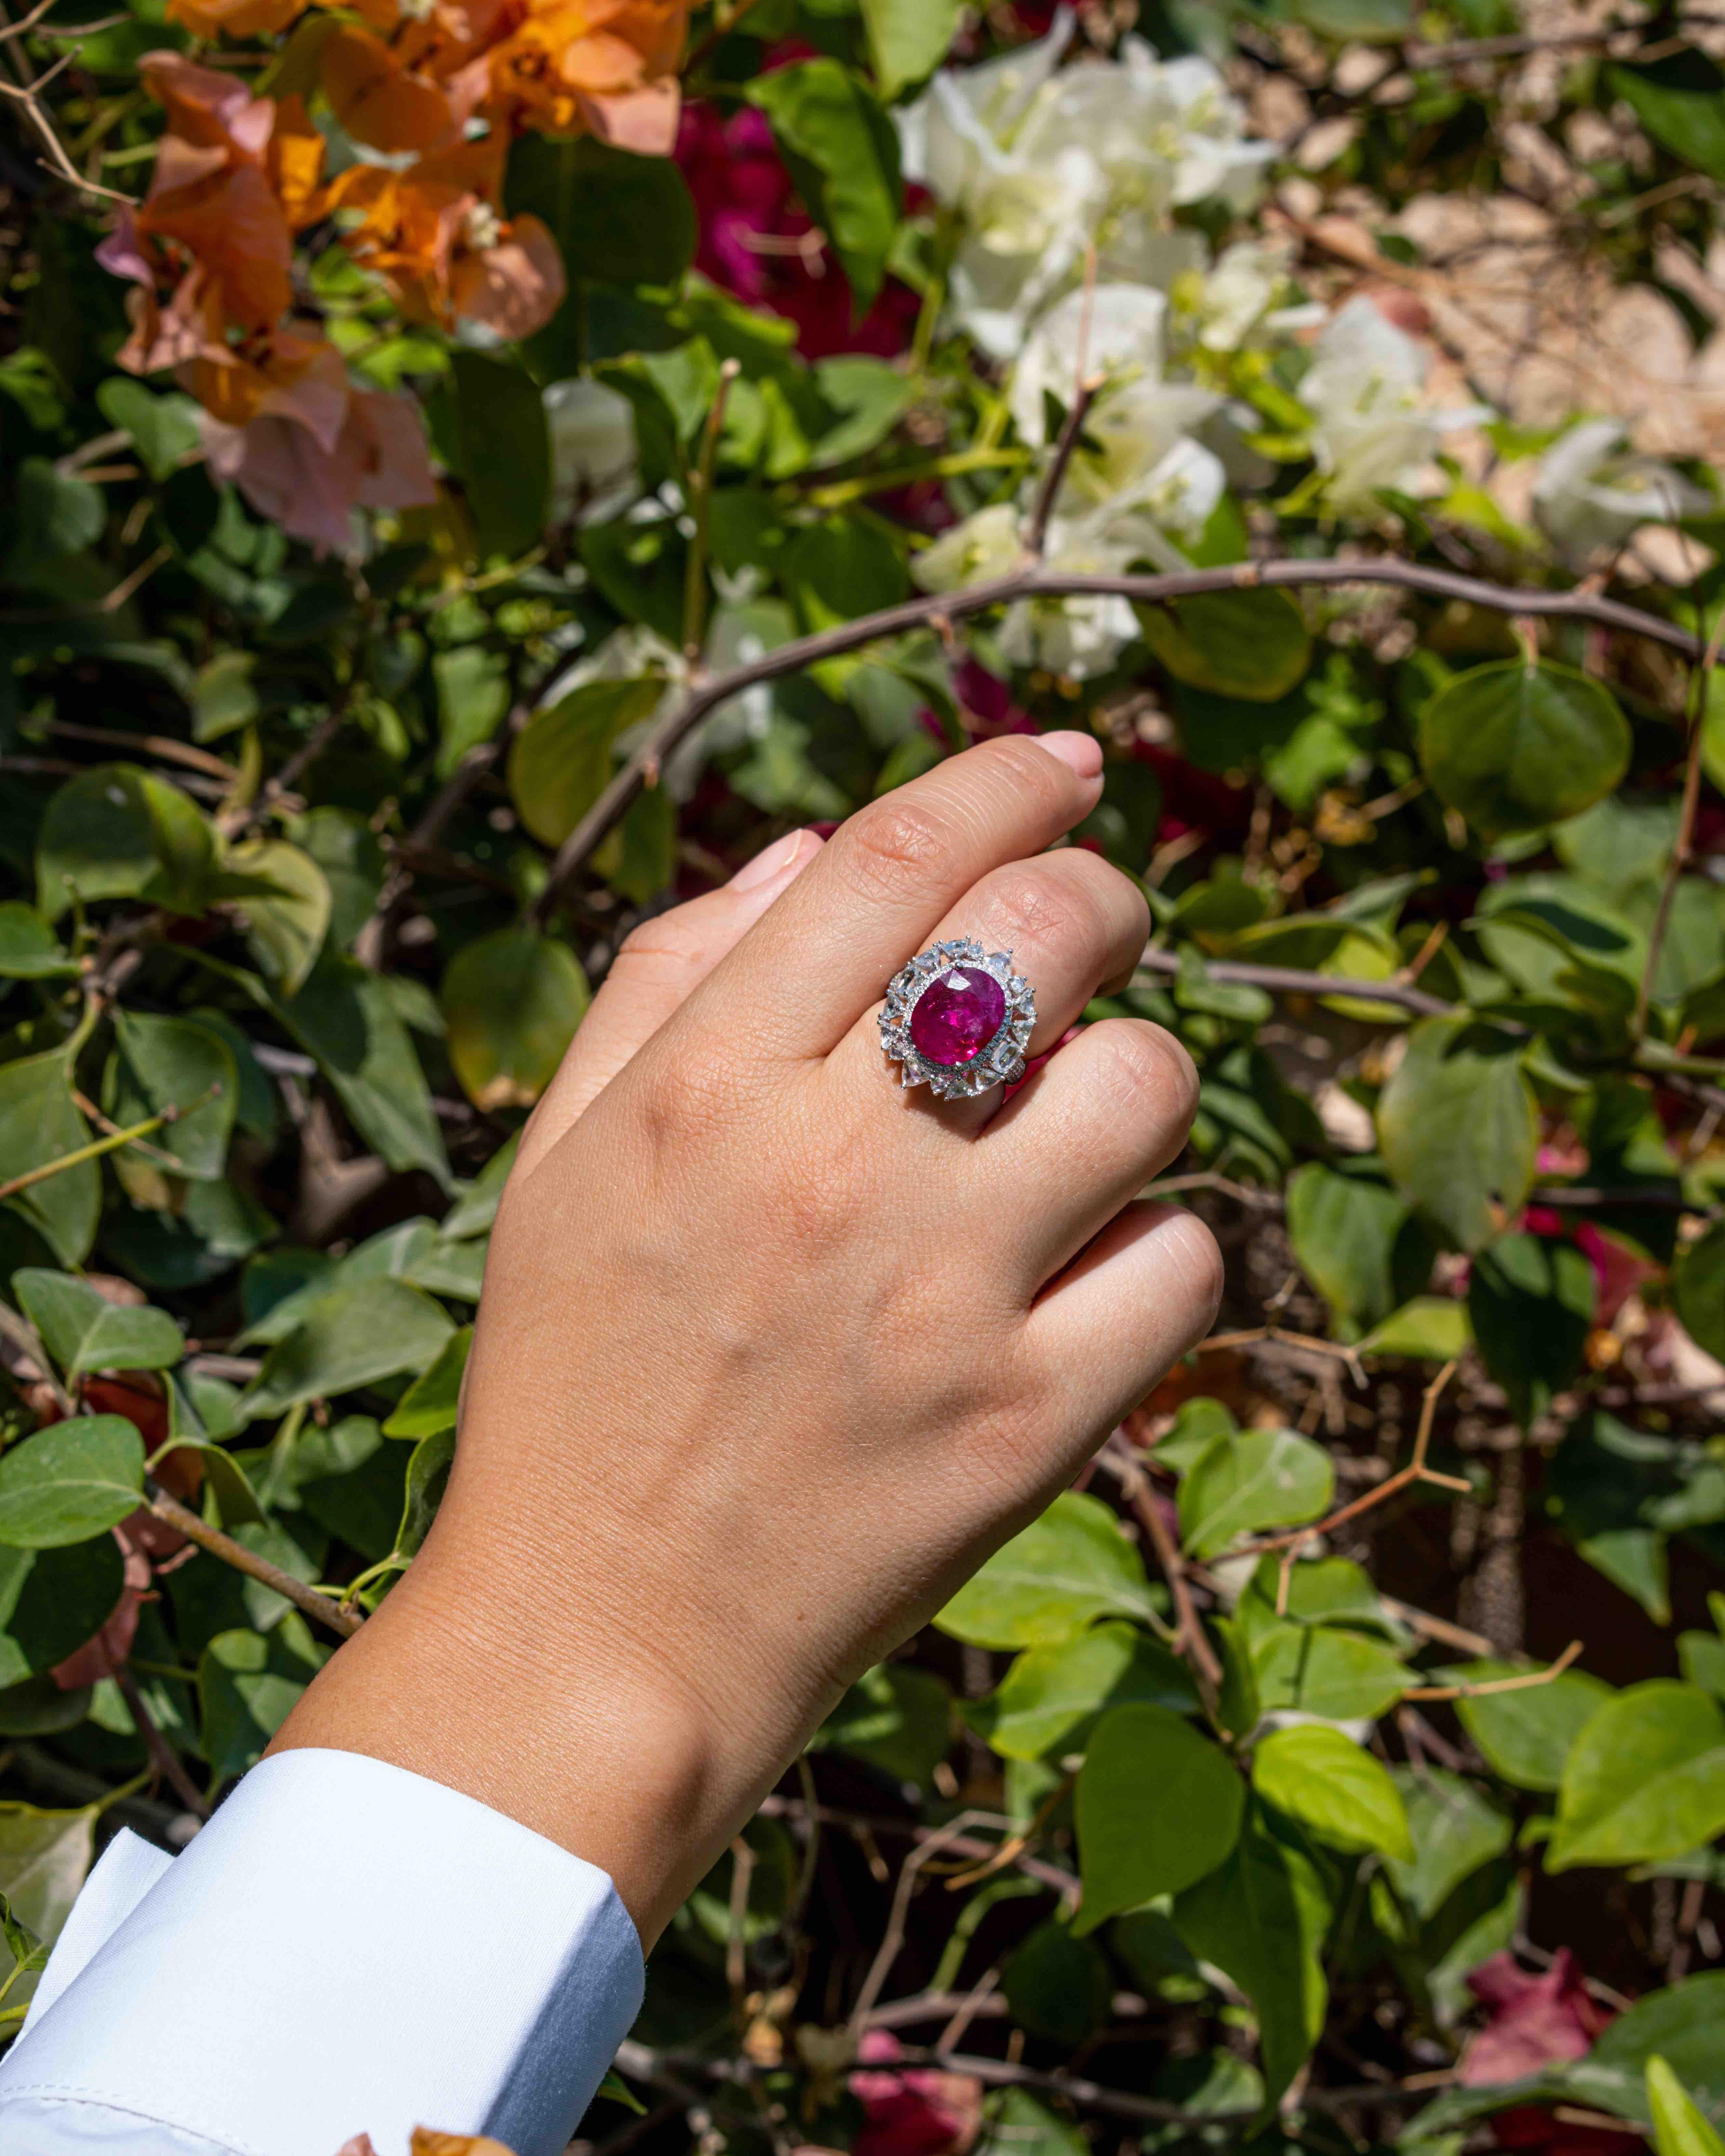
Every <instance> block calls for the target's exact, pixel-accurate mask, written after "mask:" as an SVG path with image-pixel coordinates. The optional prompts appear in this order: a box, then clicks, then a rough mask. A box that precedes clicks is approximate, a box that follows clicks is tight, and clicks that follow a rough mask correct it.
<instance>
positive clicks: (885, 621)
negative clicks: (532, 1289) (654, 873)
mask: <svg viewBox="0 0 1725 2156" xmlns="http://www.w3.org/2000/svg"><path fill="white" fill-rule="evenodd" d="M1346 584H1385V585H1389V586H1393V587H1394V588H1396V589H1398V590H1401V591H1409V592H1418V593H1421V594H1423V595H1424V596H1425V597H1426V598H1443V599H1457V600H1461V601H1462V602H1463V603H1466V604H1468V605H1471V606H1481V607H1486V608H1490V609H1491V611H1492V612H1493V613H1505V614H1526V615H1538V616H1541V617H1543V618H1545V619H1550V620H1560V621H1585V622H1590V623H1592V624H1594V625H1595V626H1596V627H1599V628H1601V629H1620V630H1622V631H1623V632H1624V633H1625V634H1630V635H1635V636H1645V637H1646V638H1647V639H1649V640H1650V641H1651V642H1652V643H1655V644H1663V645H1665V646H1666V649H1669V650H1672V651H1676V652H1678V653H1680V654H1681V655H1682V656H1683V657H1684V658H1686V659H1689V660H1698V659H1700V658H1701V657H1702V654H1703V650H1704V647H1703V645H1702V640H1701V639H1700V638H1698V637H1697V636H1694V635H1692V634H1691V633H1690V632H1689V630H1687V629H1681V628H1680V627H1679V626H1678V625H1677V624H1676V623H1675V622H1670V621H1666V620H1664V619H1661V617H1660V616H1659V615H1658V614H1654V613H1647V612H1646V610H1645V608H1640V607H1632V606H1625V604H1623V603H1622V602H1621V601H1620V600H1617V599H1609V598H1604V596H1603V595H1602V594H1601V593H1597V592H1593V591H1589V590H1586V589H1584V588H1577V589H1575V590H1573V591H1563V592H1551V591H1540V590H1537V589H1532V590H1520V589H1510V588H1507V587H1506V586H1503V585H1501V584H1493V583H1487V582H1486V580H1485V579H1484V578H1482V577H1468V576H1463V575H1461V573H1460V572H1457V571H1455V570H1453V569H1435V568H1430V567H1427V566H1426V565H1425V563H1423V562H1402V561H1398V560H1395V559H1394V558H1393V557H1389V556H1387V555H1386V556H1384V557H1382V558H1381V559H1379V560H1376V561H1352V560H1350V561H1343V562H1302V561H1291V560H1281V561H1274V562H1230V563H1227V564H1225V565H1224V566H1222V567H1216V568H1208V569H1182V570H1178V571H1175V572H1170V573H1168V574H1158V575H1151V576H1079V575H1076V574H1075V575H1063V574H1060V573H1058V572H1055V571H1053V570H1050V569H1045V568H1042V567H1040V566H1038V565H1037V564H1036V563H1035V562H1034V558H1033V559H1032V560H1031V561H1030V562H1029V563H1028V564H1027V566H1026V567H1024V568H1022V569H1018V570H1014V572H1012V574H1010V575H1009V576H1005V577H995V578H994V579H993V581H992V582H991V583H984V584H973V585H971V586H969V587H968V588H965V589H961V590H959V591H956V592H938V593H933V592H932V593H926V594H925V595H924V596H923V597H922V598H915V599H906V601H905V602H904V603H903V604H902V605H900V606H896V607H888V608H886V609H885V610H884V611H883V612H882V613H876V614H867V615H865V616H863V617H862V619H860V620H857V621H847V622H840V623H839V624H838V625H837V626H836V627H835V628H833V629H822V630H820V631H819V633H818V634H815V635H813V636H804V637H799V638H798V639H796V640H795V641H794V642H793V643H790V644H780V645H778V647H777V648H776V649H773V650H772V651H768V652H763V653H762V654H761V655H760V656H759V657H758V658H757V659H752V660H748V661H747V662H746V663H745V664H744V665H741V666H734V667H732V668H731V669H730V670H728V671H726V672H725V673H723V674H715V675H707V676H705V677H697V678H696V679H694V680H691V682H690V685H689V688H688V690H687V693H686V694H685V696H683V697H682V698H681V700H680V701H679V702H678V703H677V704H676V705H675V706H674V707H673V708H672V709H671V710H670V711H668V712H666V714H665V716H664V717H663V718H662V719H661V720H660V721H659V723H658V724H657V725H656V726H654V727H653V728H652V730H651V731H649V734H648V735H647V737H646V738H645V740H644V741H643V742H642V743H641V745H640V747H639V748H638V749H637V750H636V752H635V753H634V755H633V756H632V757H630V758H629V762H627V763H626V764H625V765H624V767H623V769H622V770H621V771H619V773H617V775H616V777H615V778H614V779H613V780H612V781H611V783H610V784H609V785H608V786H607V787H606V788H605V790H604V792H603V793H602V794H600V796H599V798H598V800H597V801H596V802H594V803H593V807H592V808H589V809H588V812H587V814H585V815H584V816H583V818H582V819H581V821H580V822H579V823H578V824H577V825H576V826H575V829H573V830H572V832H571V833H570V834H569V835H568V837H567V839H564V841H563V843H562V846H561V847H560V848H559V849H558V851H557V859H556V860H555V861H554V862H553V863H552V869H551V874H550V875H549V876H548V877H547V880H546V884H545V888H544V889H543V891H541V893H540V895H539V896H538V898H537V899H536V901H535V902H534V906H533V911H532V918H533V920H534V921H535V922H536V925H538V926H539V927H543V926H544V924H545V923H546V921H547V920H548V919H549V918H550V917H551V916H552V914H553V913H554V912H555V911H557V904H558V901H559V900H560V898H561V896H562V891H563V889H564V887H565V886H566V885H567V883H568V882H569V881H570V880H571V879H572V877H573V875H575V873H576V871H577V870H578V869H579V868H580V867H581V866H582V865H583V863H584V862H585V861H586V860H587V858H588V855H590V854H591V853H592V852H593V849H594V848H595V847H596V846H597V845H598V843H599V841H600V840H601V839H603V837H604V836H605V834H606V833H607V832H608V831H609V830H610V829H612V827H613V826H614V824H617V823H618V822H619V821H620V820H621V819H622V817H623V816H624V813H625V812H626V811H627V809H628V808H629V803H631V802H632V801H633V800H634V798H635V796H636V795H637V794H638V793H639V792H640V791H641V789H642V788H643V787H644V786H646V785H649V784H651V783H654V780H655V778H656V777H657V774H658V773H659V771H660V768H661V767H663V765H664V762H665V758H666V757H668V756H669V755H670V753H671V752H672V750H673V749H675V747H677V745H678V743H679V742H681V741H683V740H685V738H686V737H687V736H688V735H690V734H691V733H692V732H693V731H694V730H695V729H696V726H699V725H700V724H701V721H702V720H703V719H704V718H706V716H707V715H708V714H709V713H710V712H711V711H716V710H717V708H718V707H719V706H720V705H721V704H723V703H725V702H726V701H728V700H729V699H730V698H731V697H732V696H738V695H740V694H741V693H742V690H745V689H751V688H753V687H754V686H755V685H757V683H759V682H762V681H776V680H782V679H783V677H784V676H785V675H789V674H800V673H802V672H803V671H804V670H805V669H807V668H809V667H810V666H813V665H817V664H819V661H820V660H824V659H836V658H839V657H841V656H842V655H843V654H845V653H847V652H851V651H857V650H860V649H862V647H863V646H864V645H865V644H873V643H875V642H876V641H877V640H879V639H882V638H885V637H891V636H901V635H903V634H906V632H907V631H909V630H911V629H926V628H927V627H928V626H929V625H930V624H932V622H934V621H935V620H936V619H944V620H952V619H955V618H957V617H962V616H968V615H971V614H978V613H988V612H989V611H990V610H991V609H992V608H995V607H1004V606H1011V605H1013V604H1014V603H1017V602H1018V601H1019V600H1024V599H1055V598H1126V599H1132V600H1136V601H1137V603H1139V604H1141V605H1159V604H1163V603H1167V602H1168V601H1170V600H1173V599H1181V598H1199V597H1201V596H1203V595H1204V593H1209V592H1230V591H1252V590H1255V589H1257V588H1260V587H1279V588H1295V587H1299V586H1316V587H1322V588H1328V587H1332V586H1337V585H1346ZM1389 999H1390V998H1384V1000H1389Z"/></svg>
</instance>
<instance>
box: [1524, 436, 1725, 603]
mask: <svg viewBox="0 0 1725 2156" xmlns="http://www.w3.org/2000/svg"><path fill="white" fill-rule="evenodd" d="M1712 506H1713V502H1712V496H1711V495H1708V494H1707V493H1706V492H1704V491H1703V490H1702V488H1700V487H1698V486H1696V485H1692V483H1691V481H1689V480H1686V479H1685V478H1684V477H1683V475H1682V474H1681V472H1678V471H1674V470H1672V468H1671V465H1668V464H1663V463H1661V461H1660V459H1658V458H1657V457H1648V456H1640V455H1637V454H1635V452H1634V451H1633V450H1631V449H1630V448H1629V430H1628V429H1627V428H1626V427H1625V425H1624V423H1623V422H1622V421H1621V420H1620V419H1584V420H1582V421H1581V422H1580V423H1579V424H1578V425H1576V426H1574V427H1572V428H1570V429H1569V431H1568V433H1567V434H1563V435H1561V436H1560V437H1559V438H1558V440H1556V441H1555V442H1553V444H1552V445H1551V447H1550V448H1549V449H1548V450H1547V451H1546V453H1545V454H1544V455H1543V457H1542V458H1541V459H1539V471H1538V477H1537V478H1536V479H1535V480H1534V482H1533V513H1534V515H1535V516H1537V517H1538V520H1539V522H1540V526H1541V528H1542V529H1543V531H1544V532H1545V534H1546V536H1547V537H1548V538H1549V539H1550V541H1551V542H1552V543H1553V546H1554V547H1557V549H1558V552H1560V553H1561V554H1562V555H1563V557H1564V559H1565V560H1566V561H1567V562H1568V563H1569V565H1570V567H1572V568H1581V567H1584V565H1585V564H1586V563H1587V562H1588V561H1589V559H1590V558H1591V557H1593V555H1594V553H1596V552H1598V551H1599V549H1600V548H1601V547H1620V546H1621V545H1622V544H1623V542H1624V541H1625V539H1627V538H1628V537H1629V536H1630V533H1631V532H1632V531H1636V530H1638V529H1639V528H1640V526H1642V525H1644V524H1671V523H1675V522H1676V520H1677V519H1678V518H1679V517H1681V516H1699V515H1701V514H1702V512H1703V511H1706V510H1708V509H1711V508H1712Z"/></svg>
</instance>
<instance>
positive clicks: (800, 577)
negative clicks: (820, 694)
mask: <svg viewBox="0 0 1725 2156" xmlns="http://www.w3.org/2000/svg"><path fill="white" fill-rule="evenodd" d="M773 79H774V80H776V78H773ZM783 577H784V587H785V590H786V591H787V592H788V594H789V595H790V597H791V598H792V599H793V601H794V602H795V603H796V607H797V610H798V613H800V614H801V616H802V618H803V626H804V627H805V628H806V629H809V630H811V631H812V630H815V629H831V628H833V627H834V626H835V625H836V624H838V623H839V622H841V621H854V620H855V619H856V618H857V617H858V616H859V615H860V614H867V613H880V612H881V611H882V610H883V609H885V608H887V607H891V606H896V605H897V603H898V602H899V601H900V600H901V598H904V596H905V595H906V592H907V591H908V590H909V588H910V580H909V577H908V576H907V575H906V570H905V563H904V557H903V555H902V554H901V552H899V548H898V545H897V542H896V541H895V540H894V539H893V538H892V536H891V534H890V533H889V532H888V531H886V528H885V526H882V525H880V524H878V523H876V522H875V521H872V520H871V519H869V518H865V517H860V516H855V515H851V516H826V517H823V518H822V519H821V521H819V523H818V524H808V525H805V526H803V529H802V530H801V531H799V532H798V534H797V536H796V537H795V539H794V540H793V542H791V545H790V547H788V549H787V551H786V554H785V558H784V565H783Z"/></svg>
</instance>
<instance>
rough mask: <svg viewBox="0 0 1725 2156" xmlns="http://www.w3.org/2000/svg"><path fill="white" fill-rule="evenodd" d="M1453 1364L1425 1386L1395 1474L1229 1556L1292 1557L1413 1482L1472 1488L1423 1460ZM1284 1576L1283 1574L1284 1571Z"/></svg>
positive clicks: (1452, 1375)
mask: <svg viewBox="0 0 1725 2156" xmlns="http://www.w3.org/2000/svg"><path fill="white" fill-rule="evenodd" d="M1456 1367H1457V1366H1456V1365H1455V1363H1445V1365H1444V1367H1443V1368H1442V1369H1441V1370H1440V1371H1439V1372H1438V1373H1437V1375H1436V1376H1435V1378H1433V1379H1432V1381H1431V1383H1430V1384H1429V1385H1428V1386H1427V1387H1426V1388H1425V1395H1424V1397H1423V1398H1422V1399H1421V1400H1420V1427H1419V1429H1418V1430H1416V1431H1415V1433H1414V1456H1413V1458H1412V1459H1411V1460H1409V1462H1408V1464H1407V1466H1405V1467H1403V1468H1400V1469H1399V1470H1398V1471H1397V1472H1396V1473H1395V1474H1394V1475H1391V1476H1386V1477H1385V1479H1384V1481H1382V1482H1380V1483H1379V1484H1378V1486H1377V1487H1376V1489H1374V1490H1368V1491H1366V1493H1365V1495H1364V1496H1363V1497H1355V1498H1353V1499H1352V1500H1351V1501H1350V1502H1348V1504H1346V1505H1343V1506H1341V1507H1338V1508H1337V1510H1336V1511H1335V1512H1330V1513H1327V1515H1326V1516H1325V1517H1324V1518H1322V1519H1321V1520H1314V1521H1313V1522H1312V1524H1311V1525H1310V1526H1309V1527H1290V1528H1289V1529H1288V1531H1287V1532H1286V1534H1280V1535H1266V1536H1264V1537H1261V1539H1260V1540H1259V1541H1257V1542H1255V1543H1242V1544H1241V1545H1240V1548H1238V1549H1232V1550H1230V1552H1229V1553H1228V1554H1229V1556H1230V1558H1242V1557H1263V1556H1266V1555H1267V1554H1268V1553H1270V1552H1271V1550H1286V1551H1287V1552H1288V1553H1289V1555H1290V1558H1294V1557H1297V1556H1298V1554H1299V1553H1300V1550H1301V1547H1302V1545H1303V1544H1305V1543H1309V1542H1313V1541H1316V1540H1317V1537H1319V1536H1321V1535H1327V1534H1328V1533H1330V1532H1332V1529H1334V1528H1337V1527H1341V1526H1343V1524H1344V1523H1345V1522H1348V1521H1349V1520H1353V1519H1357V1518H1358V1517H1359V1515H1360V1514H1361V1513H1362V1512H1372V1511H1374V1510H1375V1509H1376V1508H1377V1507H1378V1506H1379V1505H1383V1504H1386V1503H1388V1501H1389V1499H1390V1498H1392V1497H1394V1496H1395V1495H1396V1494H1397V1492H1398V1491H1402V1490H1405V1489H1407V1488H1408V1487H1409V1486H1410V1485H1411V1484H1413V1483H1415V1482H1431V1483H1435V1484H1436V1485H1437V1486H1438V1487H1439V1488H1440V1489H1445V1490H1457V1491H1468V1490H1471V1488H1472V1487H1473V1485H1472V1484H1471V1482H1469V1481H1466V1478H1465V1477H1463V1476H1459V1475H1440V1474H1439V1473H1438V1471H1437V1470H1436V1469H1435V1467H1428V1466H1426V1464H1425V1455H1426V1451H1427V1449H1428V1447H1429V1446H1430V1443H1431V1431H1432V1424H1433V1422H1434V1420H1435V1417H1436V1414H1437V1404H1438V1399H1439V1397H1440V1394H1442V1392H1443V1390H1444V1388H1445V1386H1446V1385H1447V1384H1448V1383H1449V1382H1450V1378H1453V1377H1454V1376H1455V1371H1456ZM1284 1578H1286V1574H1284ZM1278 1599H1281V1600H1284V1601H1285V1600H1286V1597H1285V1596H1280V1597H1278Z"/></svg>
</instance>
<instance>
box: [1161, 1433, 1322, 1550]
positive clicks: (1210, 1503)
mask: <svg viewBox="0 0 1725 2156" xmlns="http://www.w3.org/2000/svg"><path fill="white" fill-rule="evenodd" d="M1335 1487H1336V1471H1335V1469H1334V1467H1333V1466H1332V1464H1331V1461H1330V1455H1328V1453H1327V1452H1326V1451H1325V1450H1323V1448H1322V1446H1321V1445H1314V1444H1313V1443H1312V1440H1311V1439H1310V1438H1307V1437H1299V1436H1296V1435H1295V1433H1294V1432H1293V1431H1292V1430H1240V1431H1239V1432H1237V1433H1236V1434H1235V1435H1233V1436H1230V1437H1222V1438H1219V1439H1218V1440H1216V1442H1215V1443H1214V1445H1212V1446H1211V1447H1210V1449H1209V1451H1208V1452H1206V1453H1205V1454H1204V1457H1203V1458H1202V1459H1201V1460H1199V1461H1198V1462H1197V1463H1196V1465H1195V1466H1193V1467H1192V1468H1191V1469H1190V1470H1189V1471H1188V1473H1187V1475H1186V1477H1185V1479H1184V1481H1183V1482H1182V1483H1181V1485H1180V1539H1181V1542H1182V1543H1183V1546H1184V1548H1186V1550H1187V1551H1188V1553H1189V1554H1190V1555H1191V1556H1193V1557H1197V1558H1208V1557H1214V1556H1215V1555H1216V1554H1217V1553H1219V1551H1222V1550H1224V1549H1226V1548H1227V1547H1228V1545H1229V1544H1230V1543H1231V1542H1234V1541H1235V1540H1236V1539H1237V1538H1238V1537H1240V1536H1241V1535H1249V1534H1255V1533H1256V1532H1259V1531H1260V1529H1263V1528H1266V1527H1299V1526H1301V1525H1303V1524H1304V1523H1305V1522H1307V1520H1315V1519H1317V1517H1319V1515H1320V1514H1321V1513H1322V1512H1324V1511H1325V1509H1326V1508H1327V1506H1328V1504H1329V1501H1330V1499H1331V1497H1332V1496H1333V1494H1334V1492H1335Z"/></svg>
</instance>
